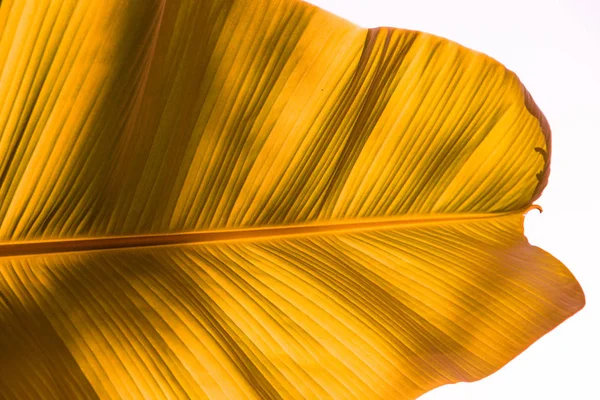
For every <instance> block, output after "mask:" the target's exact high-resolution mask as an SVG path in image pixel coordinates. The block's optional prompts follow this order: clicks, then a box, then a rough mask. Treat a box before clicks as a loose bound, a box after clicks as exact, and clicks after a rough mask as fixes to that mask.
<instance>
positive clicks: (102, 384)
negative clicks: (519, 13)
mask: <svg viewBox="0 0 600 400" xmlns="http://www.w3.org/2000/svg"><path fill="white" fill-rule="evenodd" d="M0 35H1V36H0V99H2V101H1V102H0V134H1V136H0V393H1V394H2V396H4V397H6V398H15V399H24V398H61V399H64V398H128V399H129V398H131V399H133V398H186V397H190V398H204V397H208V398H227V397H228V398H234V399H240V398H303V397H304V398H328V397H332V398H369V399H370V398H385V399H389V398H415V397H418V396H419V395H421V394H422V393H424V392H426V391H428V390H430V389H432V388H434V387H437V386H439V385H442V384H445V383H451V382H457V381H465V380H467V381H470V380H475V379H480V378H482V377H484V376H487V375H488V374H490V373H492V372H494V371H495V370H497V369H498V368H500V367H502V366H503V365H504V364H505V363H507V362H508V361H509V360H511V359H512V358H513V357H515V356H516V355H517V354H519V353H520V352H521V351H523V350H524V349H525V348H527V347H528V346H529V345H530V344H531V343H533V342H534V341H535V340H537V339H538V338H539V337H541V336H542V335H544V334H545V333H547V332H548V331H549V330H551V329H553V328H554V327H555V326H556V325H558V324H559V323H561V322H562V321H564V320H565V319H566V318H568V317H569V316H571V315H572V314H573V313H575V312H576V311H577V310H579V309H580V308H581V307H582V306H583V304H584V297H583V293H582V291H581V288H580V287H579V284H578V283H577V281H576V280H575V279H574V278H573V276H572V275H571V274H570V272H569V271H568V270H567V269H566V268H565V267H564V266H563V265H562V264H561V263H560V262H559V261H557V260H556V259H554V258H553V257H552V256H550V255H548V254H547V253H545V252H543V251H542V250H540V249H538V248H536V247H533V246H530V245H529V244H528V243H527V240H526V239H525V237H524V236H523V214H524V213H525V212H526V210H527V209H528V208H529V207H530V206H531V204H532V202H533V201H534V200H535V199H536V198H537V197H538V196H539V194H540V193H541V191H542V189H543V188H544V186H545V184H546V182H547V178H548V173H549V154H550V130H549V127H548V124H547V122H546V120H545V118H544V117H543V115H542V114H541V112H540V111H539V109H538V108H537V106H536V105H535V103H534V102H533V100H532V99H531V97H530V96H529V94H528V93H527V91H526V90H525V89H524V88H523V86H522V85H521V83H520V82H519V80H518V79H517V77H516V76H515V75H514V74H513V73H512V72H510V71H507V70H506V69H505V68H504V67H503V66H502V65H501V64H499V63H498V62H496V61H494V60H492V59H490V58H489V57H487V56H485V55H482V54H480V53H477V52H474V51H472V50H469V49H465V48H463V47H461V46H460V45H458V44H456V43H453V42H450V41H448V40H446V39H442V38H438V37H435V36H432V35H428V34H425V33H420V32H414V31H407V30H401V29H396V28H378V29H362V28H359V27H357V26H354V25H352V24H350V23H348V22H347V21H344V20H342V19H340V18H338V17H335V16H333V15H331V14H328V13H326V12H324V11H322V10H319V9H317V8H316V7H313V6H310V5H308V4H306V3H302V2H299V1H295V0H286V1H275V0H225V1H222V0H221V1H216V0H203V1H194V0H181V1H175V0H174V1H158V0H156V1H155V0H153V1H139V2H122V1H117V0H107V1H105V2H87V1H81V2H79V1H60V2H59V1H51V0H45V1H33V0H32V1H10V0H9V1H3V2H2V3H1V5H0ZM2 396H0V397H2Z"/></svg>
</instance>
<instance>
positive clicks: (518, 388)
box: [310, 0, 600, 400]
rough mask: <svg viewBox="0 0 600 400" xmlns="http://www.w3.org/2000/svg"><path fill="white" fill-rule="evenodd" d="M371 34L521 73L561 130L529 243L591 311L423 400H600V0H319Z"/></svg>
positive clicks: (528, 227)
mask: <svg viewBox="0 0 600 400" xmlns="http://www.w3.org/2000/svg"><path fill="white" fill-rule="evenodd" d="M310 2H311V3H313V4H316V5H318V6H320V7H322V8H325V9H327V10H329V11H332V12H334V13H336V14H338V15H340V16H342V17H344V18H346V19H349V20H351V21H353V22H355V23H357V24H359V25H362V26H365V27H375V26H395V27H400V28H409V29H416V30H420V31H425V32H430V33H434V34H436V35H439V36H443V37H446V38H448V39H451V40H454V41H456V42H458V43H460V44H463V45H465V46H467V47H470V48H472V49H475V50H478V51H481V52H483V53H486V54H488V55H490V56H492V57H494V58H495V59H497V60H498V61H500V62H502V63H503V64H504V65H506V66H507V67H508V68H509V69H511V70H513V71H515V72H516V73H517V75H518V76H519V78H520V79H521V81H522V82H523V83H524V84H525V86H526V87H527V88H528V90H529V92H530V93H531V94H532V96H533V98H534V99H535V101H536V103H537V104H538V106H539V107H540V108H541V109H542V111H543V112H544V114H545V115H546V117H547V118H548V120H549V122H550V126H551V128H552V134H553V137H552V164H551V168H552V171H551V173H550V181H549V184H548V187H547V188H546V190H545V191H544V194H543V195H542V197H541V198H540V199H538V201H537V204H539V205H541V206H542V207H543V208H544V213H543V214H541V215H539V214H538V213H537V212H535V211H532V212H530V213H529V215H528V216H527V219H526V224H525V233H526V235H527V237H528V238H529V241H530V242H531V243H532V244H534V245H536V246H539V247H541V248H543V249H544V250H546V251H548V252H550V253H552V254H553V255H554V256H555V257H557V258H558V259H559V260H561V261H562V262H563V263H564V264H565V265H567V267H569V269H570V270H571V271H572V272H573V274H575V276H576V277H577V279H578V280H579V282H580V283H581V285H582V287H583V290H584V292H585V294H586V299H587V305H586V307H585V308H584V309H583V310H582V311H581V312H579V313H578V314H576V315H575V316H574V317H572V318H571V319H569V320H568V321H566V322H565V323H563V324H562V325H560V326H559V327H558V328H556V329H555V330H553V331H552V332H550V333H549V334H548V335H546V336H544V337H543V338H542V339H541V340H539V341H538V342H536V343H535V344H534V345H532V346H531V347H530V348H529V349H528V350H526V351H525V352H524V353H523V354H521V355H520V356H518V357H517V358H516V359H514V360H513V361H511V362H510V363H509V364H508V365H506V366H505V367H504V368H502V369H501V370H500V371H499V372H497V373H495V374H493V375H492V376H490V377H488V378H485V379H483V380H481V381H479V382H475V383H468V384H466V383H459V384H456V385H447V386H443V387H441V388H438V389H436V390H433V391H432V392H429V393H428V394H426V395H424V396H422V397H421V399H420V400H439V399H444V400H452V399H460V400H475V399H476V400H500V399H502V400H505V399H510V400H529V399H534V400H538V399H539V400H546V399H550V400H554V399H561V400H562V399H564V400H588V399H589V400H600V273H599V270H600V262H599V260H600V257H598V255H597V254H598V252H597V250H598V249H600V217H599V215H600V205H599V204H598V199H599V198H600V189H599V188H600V167H599V165H600V148H599V145H600V0H502V1H489V0H410V1H408V0H311V1H310Z"/></svg>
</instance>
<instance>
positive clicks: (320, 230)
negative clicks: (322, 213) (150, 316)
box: [0, 206, 541, 257]
mask: <svg viewBox="0 0 600 400" xmlns="http://www.w3.org/2000/svg"><path fill="white" fill-rule="evenodd" d="M532 208H536V209H539V210H541V209H540V208H539V206H530V207H527V208H526V209H521V210H517V211H509V212H502V213H472V214H432V215H421V216H402V217H394V218H369V219H361V220H347V221H339V222H328V223H313V224H304V225H289V226H271V227H260V228H242V229H229V230H208V231H193V232H181V233H166V234H152V235H130V236H107V237H92V238H75V239H54V240H38V241H16V242H4V243H0V257H9V256H11V257H14V256H24V255H36V254H52V253H70V252H84V251H101V250H111V249H128V248H138V247H153V246H173V245H179V244H191V243H214V242H237V241H254V240H268V239H274V238H283V237H285V238H289V237H297V236H309V235H316V234H331V233H338V234H339V233H346V232H356V231H369V230H374V229H391V228H399V227H415V226H419V225H431V224H440V223H444V224H445V223H456V222H461V221H472V220H484V219H493V218H501V217H506V216H509V215H518V214H521V215H523V214H525V213H527V212H528V211H529V210H531V209H532Z"/></svg>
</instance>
